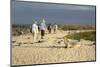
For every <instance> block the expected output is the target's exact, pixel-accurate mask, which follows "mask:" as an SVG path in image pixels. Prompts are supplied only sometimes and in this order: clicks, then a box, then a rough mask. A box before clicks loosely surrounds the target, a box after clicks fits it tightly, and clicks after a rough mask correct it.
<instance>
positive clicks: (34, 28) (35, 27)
mask: <svg viewBox="0 0 100 67" xmlns="http://www.w3.org/2000/svg"><path fill="white" fill-rule="evenodd" d="M32 35H33V42H36V41H37V38H38V25H37V22H36V21H33V24H32Z"/></svg>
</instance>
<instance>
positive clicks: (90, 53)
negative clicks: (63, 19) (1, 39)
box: [12, 31, 95, 65]
mask: <svg viewBox="0 0 100 67" xmlns="http://www.w3.org/2000/svg"><path fill="white" fill-rule="evenodd" d="M72 33H73V31H72ZM67 34H68V31H58V32H57V33H56V34H46V36H45V39H43V40H41V43H38V42H36V43H33V42H32V41H33V37H32V35H31V34H27V35H21V36H14V37H12V41H13V43H12V64H13V65H26V64H43V63H60V62H75V61H91V60H95V45H93V46H81V47H77V48H76V47H74V48H63V47H64V46H65V44H64V41H63V37H64V36H65V35H67Z"/></svg>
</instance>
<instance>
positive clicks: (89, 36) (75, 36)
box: [65, 31, 96, 41]
mask: <svg viewBox="0 0 100 67" xmlns="http://www.w3.org/2000/svg"><path fill="white" fill-rule="evenodd" d="M65 37H66V38H68V39H75V40H80V39H85V40H91V41H95V39H96V32H95V31H92V32H80V33H75V34H71V35H67V36H65Z"/></svg>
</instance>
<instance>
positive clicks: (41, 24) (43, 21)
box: [40, 18, 46, 39]
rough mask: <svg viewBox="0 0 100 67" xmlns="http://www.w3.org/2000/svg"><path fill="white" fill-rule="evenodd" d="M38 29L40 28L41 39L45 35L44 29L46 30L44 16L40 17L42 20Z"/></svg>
mask: <svg viewBox="0 0 100 67" xmlns="http://www.w3.org/2000/svg"><path fill="white" fill-rule="evenodd" d="M40 30H41V39H43V38H44V36H45V30H46V24H45V20H44V18H42V20H41V23H40Z"/></svg>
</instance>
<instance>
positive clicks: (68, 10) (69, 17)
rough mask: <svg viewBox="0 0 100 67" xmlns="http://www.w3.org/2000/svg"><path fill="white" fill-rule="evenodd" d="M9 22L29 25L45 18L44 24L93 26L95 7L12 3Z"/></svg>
mask: <svg viewBox="0 0 100 67" xmlns="http://www.w3.org/2000/svg"><path fill="white" fill-rule="evenodd" d="M11 4H12V7H11V21H12V23H14V24H31V23H32V19H34V20H36V21H38V20H39V19H40V18H41V17H43V16H45V20H46V23H58V24H59V23H61V24H91V23H92V24H95V6H86V5H85V6H82V5H71V4H66V5H65V4H46V3H36V2H18V1H12V3H11Z"/></svg>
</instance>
